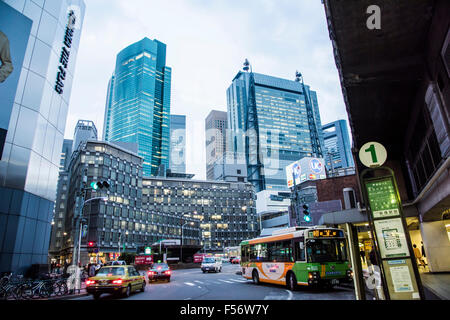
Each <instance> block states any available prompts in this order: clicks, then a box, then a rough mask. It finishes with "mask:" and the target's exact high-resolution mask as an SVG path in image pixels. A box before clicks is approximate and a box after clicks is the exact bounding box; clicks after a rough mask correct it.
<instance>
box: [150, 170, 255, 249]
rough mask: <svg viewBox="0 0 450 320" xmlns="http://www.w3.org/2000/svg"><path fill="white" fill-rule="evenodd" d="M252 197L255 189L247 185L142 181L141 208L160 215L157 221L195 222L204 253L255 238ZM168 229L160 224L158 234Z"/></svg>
mask: <svg viewBox="0 0 450 320" xmlns="http://www.w3.org/2000/svg"><path fill="white" fill-rule="evenodd" d="M254 197H255V196H254V188H253V186H252V185H251V184H249V183H233V182H219V181H199V180H190V179H179V178H158V177H154V178H153V177H151V178H147V177H146V178H144V179H143V189H142V207H143V209H146V210H148V211H151V212H159V215H155V218H156V217H157V216H159V218H157V219H160V220H159V221H164V220H161V219H164V218H163V217H164V215H175V216H176V217H190V218H193V219H197V220H198V221H199V223H200V231H201V233H200V237H199V241H200V244H201V245H202V247H203V248H204V251H205V252H223V249H224V248H225V247H230V246H238V245H239V244H240V242H241V241H242V240H244V239H252V238H255V237H256V236H258V234H259V225H258V221H257V215H256V208H255V201H254ZM153 228H155V227H153ZM168 228H169V230H170V226H168V225H162V226H161V227H158V232H159V233H160V234H162V233H163V232H167V229H168ZM169 236H170V235H169ZM183 243H185V242H184V241H183ZM192 244H197V243H192Z"/></svg>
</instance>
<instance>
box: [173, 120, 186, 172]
mask: <svg viewBox="0 0 450 320" xmlns="http://www.w3.org/2000/svg"><path fill="white" fill-rule="evenodd" d="M169 160H170V161H169V169H170V170H171V171H172V172H175V173H186V116H184V115H176V114H172V115H170V157H169Z"/></svg>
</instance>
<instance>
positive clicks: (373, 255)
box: [369, 248, 378, 266]
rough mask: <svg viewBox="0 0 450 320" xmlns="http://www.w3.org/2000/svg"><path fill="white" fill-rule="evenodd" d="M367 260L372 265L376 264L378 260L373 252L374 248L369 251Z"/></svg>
mask: <svg viewBox="0 0 450 320" xmlns="http://www.w3.org/2000/svg"><path fill="white" fill-rule="evenodd" d="M369 261H370V263H371V264H372V265H374V266H377V265H378V262H377V255H376V253H375V249H373V248H372V250H371V251H370V253H369Z"/></svg>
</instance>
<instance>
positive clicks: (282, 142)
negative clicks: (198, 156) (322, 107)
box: [227, 61, 323, 192]
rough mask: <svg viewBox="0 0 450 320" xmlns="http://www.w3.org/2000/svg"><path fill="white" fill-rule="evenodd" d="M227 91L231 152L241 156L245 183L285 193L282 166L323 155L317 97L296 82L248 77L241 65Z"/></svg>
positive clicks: (255, 76)
mask: <svg viewBox="0 0 450 320" xmlns="http://www.w3.org/2000/svg"><path fill="white" fill-rule="evenodd" d="M244 66H245V67H244V72H241V71H240V72H239V73H238V74H237V75H236V76H235V78H234V79H233V82H232V84H231V86H230V87H229V88H228V90H227V101H228V128H229V129H230V135H231V137H230V138H229V139H227V141H228V142H229V143H230V144H231V146H230V150H233V152H236V153H244V154H245V156H246V163H247V176H248V182H250V183H252V184H253V185H254V186H255V189H256V192H259V191H261V190H286V188H287V187H286V173H285V167H286V166H287V165H289V164H290V163H292V162H293V161H297V160H299V159H301V158H303V157H308V156H313V155H314V156H322V145H323V137H322V126H321V122H320V114H319V106H318V103H317V95H316V92H314V91H312V90H310V88H309V86H307V85H304V84H303V81H300V75H299V74H297V79H296V81H290V80H286V79H281V78H276V77H272V76H268V75H264V74H259V73H253V72H248V71H249V63H248V61H246V63H245V64H244Z"/></svg>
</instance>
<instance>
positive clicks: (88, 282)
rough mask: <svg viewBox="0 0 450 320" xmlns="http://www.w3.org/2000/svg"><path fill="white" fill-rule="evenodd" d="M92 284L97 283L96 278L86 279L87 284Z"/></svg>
mask: <svg viewBox="0 0 450 320" xmlns="http://www.w3.org/2000/svg"><path fill="white" fill-rule="evenodd" d="M91 284H95V281H94V280H86V285H87V286H90V285H91Z"/></svg>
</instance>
